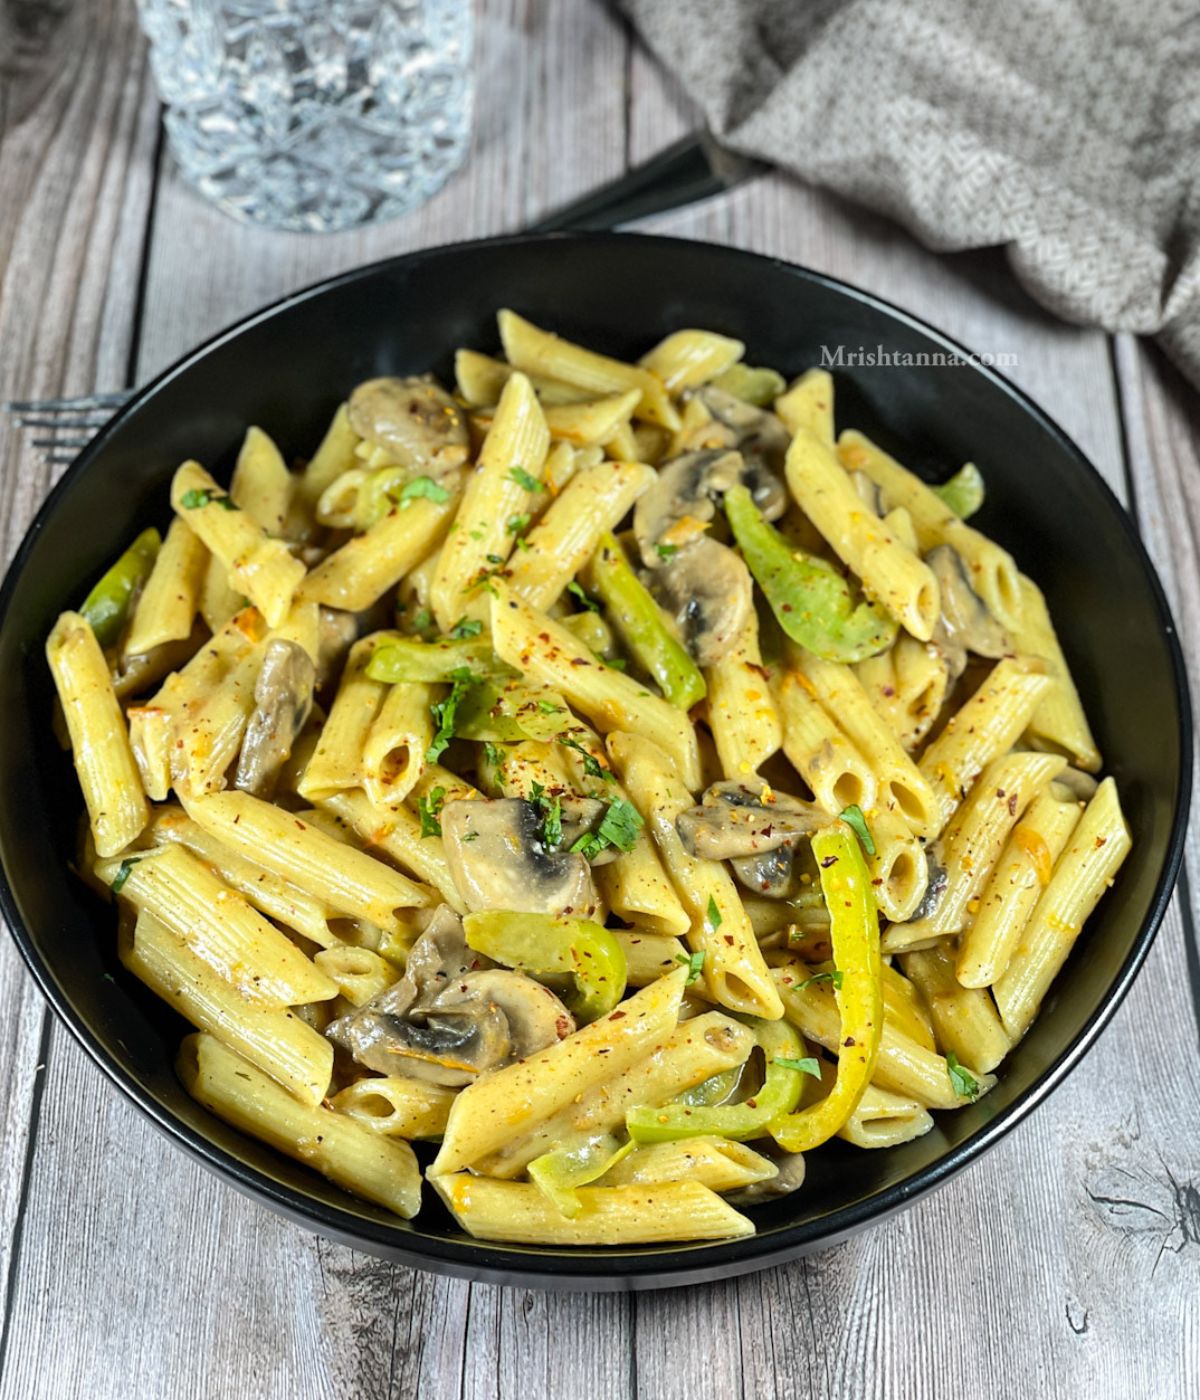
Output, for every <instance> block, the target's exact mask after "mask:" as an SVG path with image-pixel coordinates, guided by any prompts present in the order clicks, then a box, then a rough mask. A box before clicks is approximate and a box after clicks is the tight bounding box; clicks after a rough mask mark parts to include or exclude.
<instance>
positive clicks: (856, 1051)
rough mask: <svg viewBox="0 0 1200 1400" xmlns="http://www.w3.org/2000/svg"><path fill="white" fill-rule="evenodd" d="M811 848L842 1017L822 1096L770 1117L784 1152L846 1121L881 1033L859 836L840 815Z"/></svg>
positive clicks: (801, 1148) (877, 968)
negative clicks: (833, 1069) (830, 1078)
mask: <svg viewBox="0 0 1200 1400" xmlns="http://www.w3.org/2000/svg"><path fill="white" fill-rule="evenodd" d="M812 847H813V854H814V855H815V856H816V858H817V866H818V868H819V870H820V872H821V889H822V891H823V893H824V895H825V902H826V904H828V906H829V914H830V939H831V941H832V943H833V961H834V966H835V967H836V968H837V970H838V971H839V972H840V973H841V974H842V976H841V981H840V984H839V983H838V982H837V981H835V982H834V987H833V994H834V997H835V998H836V999H837V1005H838V1011H839V1013H840V1015H841V1032H840V1035H839V1037H838V1041H839V1045H838V1063H837V1078H836V1079H835V1080H834V1085H833V1088H832V1090H831V1091H830V1093H829V1094H828V1095H827V1097H825V1098H823V1099H820V1100H818V1102H816V1103H814V1104H812V1105H810V1106H809V1107H808V1108H804V1109H801V1110H800V1112H799V1113H787V1114H781V1115H780V1116H779V1117H778V1118H776V1119H775V1120H774V1121H773V1122H772V1123H771V1125H770V1131H771V1136H772V1137H773V1138H774V1139H775V1141H776V1142H777V1143H778V1144H779V1146H780V1147H782V1148H783V1149H784V1151H785V1152H808V1151H810V1150H811V1149H812V1148H814V1147H819V1146H820V1144H821V1143H823V1142H825V1141H827V1140H828V1139H829V1138H831V1137H833V1136H834V1134H835V1133H837V1132H838V1131H839V1129H841V1128H842V1127H843V1126H844V1125H845V1123H846V1120H847V1119H848V1118H849V1117H850V1115H851V1114H852V1113H853V1112H854V1110H855V1109H856V1108H857V1107H858V1101H859V1099H861V1098H862V1096H863V1090H864V1089H866V1087H867V1085H868V1084H869V1083H870V1082H871V1076H872V1074H874V1072H875V1060H876V1057H877V1056H878V1054H879V1041H880V1038H881V1036H882V1035H883V964H882V961H881V958H880V953H879V917H878V915H877V914H876V912H875V896H874V894H873V893H872V891H871V874H870V871H869V870H868V869H867V863H866V861H865V859H864V858H863V853H862V848H861V847H860V846H859V843H858V837H857V836H856V835H855V834H854V832H853V831H852V830H851V829H850V827H848V826H847V825H846V823H845V822H840V821H839V822H835V823H834V824H833V825H832V826H829V827H826V828H825V829H824V830H823V831H818V832H817V833H816V834H815V835H814V836H813V838H812Z"/></svg>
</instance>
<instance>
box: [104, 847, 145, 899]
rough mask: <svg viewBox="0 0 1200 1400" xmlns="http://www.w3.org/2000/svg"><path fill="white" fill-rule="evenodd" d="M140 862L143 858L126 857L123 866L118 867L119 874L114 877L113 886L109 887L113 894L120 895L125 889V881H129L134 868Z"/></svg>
mask: <svg viewBox="0 0 1200 1400" xmlns="http://www.w3.org/2000/svg"><path fill="white" fill-rule="evenodd" d="M139 860H141V856H126V857H125V859H124V860H123V861H122V862H121V864H120V865H119V866H117V873H116V874H115V875H114V876H113V882H112V884H111V885H109V889H110V890H112V892H113V894H120V893H121V891H122V890H123V889H124V888H125V881H126V880H128V879H129V876H130V873H131V872H132V870H133V867H134V866H135V865H136V864H137V863H138V861H139Z"/></svg>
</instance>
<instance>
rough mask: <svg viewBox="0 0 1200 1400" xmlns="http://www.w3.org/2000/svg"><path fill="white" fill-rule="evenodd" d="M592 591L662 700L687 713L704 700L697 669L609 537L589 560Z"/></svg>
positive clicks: (702, 679) (704, 692) (601, 538)
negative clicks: (661, 695) (664, 699)
mask: <svg viewBox="0 0 1200 1400" xmlns="http://www.w3.org/2000/svg"><path fill="white" fill-rule="evenodd" d="M591 584H592V589H593V591H594V592H595V593H596V595H597V597H599V599H600V600H601V602H602V603H603V604H604V608H605V611H606V612H607V613H608V616H609V618H610V620H611V621H612V624H613V626H614V627H615V628H616V629H617V631H618V632H619V633H620V634H621V638H622V640H623V641H624V643H625V645H626V646H627V647H628V648H629V652H630V654H631V655H632V656H633V657H634V659H635V660H636V661H637V662H638V663H639V664H640V665H641V666H642V667H643V668H644V669H645V671H646V672H647V673H648V674H649V675H650V676H651V677H652V678H653V680H654V683H655V684H656V685H657V686H658V688H659V690H661V691H662V693H663V695H664V697H665V698H666V699H667V700H669V701H670V703H671V704H672V705H677V706H678V707H679V708H680V709H681V710H690V709H691V708H692V706H693V705H695V704H697V703H698V702H699V701H701V700H703V699H704V697H705V695H707V694H708V687H707V686H706V685H705V684H704V677H703V676H702V675H701V674H700V668H699V667H698V666H697V665H696V663H695V662H694V661H693V660H692V658H691V657H690V656H689V655H688V651H687V648H686V647H685V646H684V645H683V643H682V642H681V641H679V639H678V638H677V637H676V636H675V635H674V634H673V633H672V631H671V629H670V627H669V626H668V625H667V621H666V618H664V617H663V614H662V609H661V608H660V607H659V606H658V604H657V603H656V602H655V601H654V599H653V597H652V596H651V594H650V592H649V590H648V589H647V588H646V587H645V585H644V584H643V583H642V582H641V580H640V579H639V578H638V576H637V574H635V573H634V571H633V569H632V567H631V566H630V563H629V560H628V559H627V558H626V557H625V551H624V550H623V549H622V548H621V546H620V545H619V544H618V543H617V540H616V538H615V537H614V536H613V535H612V533H611V532H610V533H608V534H605V535H602V536H601V537H600V545H599V548H598V549H597V550H596V553H595V554H594V555H593V557H592V568H591Z"/></svg>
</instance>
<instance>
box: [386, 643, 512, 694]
mask: <svg viewBox="0 0 1200 1400" xmlns="http://www.w3.org/2000/svg"><path fill="white" fill-rule="evenodd" d="M462 667H465V668H466V669H467V670H469V671H474V672H475V673H476V674H477V675H481V676H483V675H492V674H494V673H496V672H498V671H501V670H503V669H505V668H503V667H502V664H501V663H500V662H499V661H498V660H497V659H496V655H495V653H494V652H493V651H492V643H491V641H490V640H489V639H488V638H487V637H473V638H471V639H470V640H469V641H465V642H455V641H442V642H418V641H413V640H411V639H410V638H408V637H390V638H389V639H388V640H387V641H386V642H380V644H379V645H378V646H377V647H376V648H375V651H374V652H373V653H372V655H371V659H370V661H368V662H367V675H368V676H369V677H370V678H371V680H373V681H386V682H387V684H388V685H395V684H397V683H398V682H400V681H425V682H426V683H432V682H435V681H448V680H450V679H451V678H452V676H453V673H454V672H455V671H457V670H459V669H460V668H462Z"/></svg>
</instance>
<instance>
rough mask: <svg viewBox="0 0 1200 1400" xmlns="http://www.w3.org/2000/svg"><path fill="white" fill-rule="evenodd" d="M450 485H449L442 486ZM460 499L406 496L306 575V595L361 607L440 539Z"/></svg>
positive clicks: (347, 606)
mask: <svg viewBox="0 0 1200 1400" xmlns="http://www.w3.org/2000/svg"><path fill="white" fill-rule="evenodd" d="M443 489H445V490H449V488H448V487H447V488H443ZM455 504H456V499H455V495H454V493H453V492H449V494H448V496H447V498H446V499H445V500H436V501H435V500H431V499H429V498H419V499H416V500H408V501H402V502H401V503H400V504H399V505H398V506H397V507H396V509H395V510H392V511H389V512H388V513H387V515H385V516H384V517H383V519H382V520H378V521H376V523H375V524H374V525H372V526H371V528H370V529H369V530H367V531H366V532H365V533H363V534H361V535H355V536H354V538H353V539H350V540H347V541H346V543H345V544H344V545H342V547H341V548H340V549H335V550H334V552H333V553H332V554H330V555H328V556H327V557H326V558H325V559H323V560H322V561H321V562H320V563H319V564H318V565H317V567H316V568H315V569H314V570H313V571H312V573H310V574H309V576H308V577H307V578H306V579H305V580H304V584H303V589H302V596H303V597H305V598H307V599H309V600H311V601H313V602H317V603H324V604H325V606H326V607H330V608H340V609H342V610H343V611H345V612H363V611H364V610H365V609H367V608H369V607H372V606H373V605H374V604H375V603H376V602H378V600H379V599H380V598H382V597H383V595H384V594H385V593H386V592H387V591H388V589H389V588H394V587H395V586H396V584H398V583H399V582H400V580H401V579H402V578H404V576H405V574H407V573H410V572H411V571H412V570H413V569H415V568H416V567H417V565H418V564H420V563H421V561H422V560H423V559H424V558H425V557H426V556H427V555H429V554H431V553H432V552H433V551H434V550H435V549H437V548H438V546H439V545H440V544H441V542H442V540H443V538H444V537H445V534H446V531H447V530H448V529H449V528H450V522H451V520H452V519H453V518H454V509H455Z"/></svg>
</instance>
